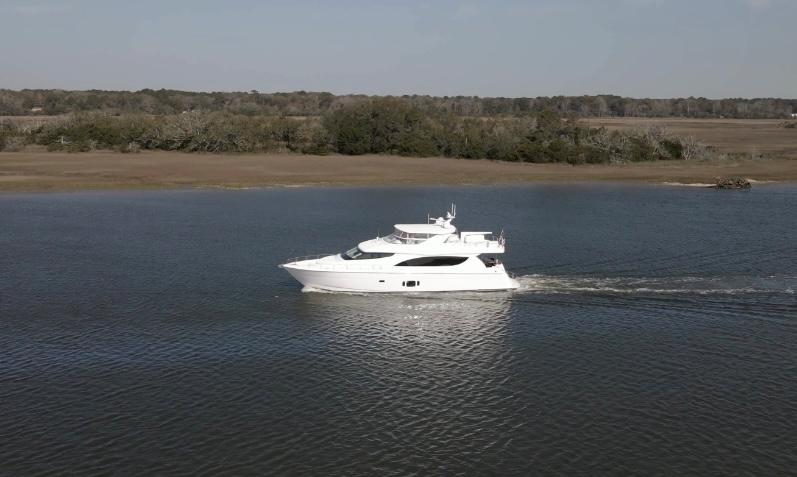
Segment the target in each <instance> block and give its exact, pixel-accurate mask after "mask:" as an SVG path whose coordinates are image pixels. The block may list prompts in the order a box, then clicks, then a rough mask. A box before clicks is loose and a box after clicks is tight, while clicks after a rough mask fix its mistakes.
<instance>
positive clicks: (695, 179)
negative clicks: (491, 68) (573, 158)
mask: <svg viewBox="0 0 797 477" xmlns="http://www.w3.org/2000/svg"><path fill="white" fill-rule="evenodd" d="M719 176H722V177H730V176H733V177H745V178H747V179H749V180H751V182H754V184H755V185H761V184H765V183H773V182H774V183H784V182H786V183H788V182H797V160H794V159H728V160H714V161H695V162H686V161H657V162H644V163H629V164H617V165H613V164H598V165H587V164H585V165H577V166H572V165H568V164H531V163H514V162H500V161H489V160H470V159H452V158H441V157H428V158H418V157H400V156H381V155H380V156H377V155H364V156H340V155H330V156H311V155H303V154H289V153H286V154H273V153H271V154H196V153H183V152H163V151H146V152H142V153H138V154H121V153H117V152H110V151H96V152H87V153H73V154H69V153H57V152H40V151H26V152H2V153H0V192H49V191H52V192H65V191H88V190H148V189H156V190H163V189H226V190H236V189H253V188H263V187H330V186H403V185H406V186H411V185H417V186H424V185H427V186H432V185H517V184H527V183H583V182H619V183H646V184H661V185H668V186H689V187H698V186H700V185H711V184H713V183H714V179H715V178H716V177H719Z"/></svg>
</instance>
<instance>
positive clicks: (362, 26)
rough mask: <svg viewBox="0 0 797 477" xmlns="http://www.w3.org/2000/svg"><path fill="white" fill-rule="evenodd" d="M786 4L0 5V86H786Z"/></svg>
mask: <svg viewBox="0 0 797 477" xmlns="http://www.w3.org/2000/svg"><path fill="white" fill-rule="evenodd" d="M796 47H797V0H691V1H689V0H559V1H554V0H530V1H516V0H506V1H501V0H494V1H491V2H488V1H476V0H474V1H456V0H443V1H418V0H403V1H399V0H382V1H378V0H374V1H366V0H336V1H332V0H330V1H320V0H316V1H307V0H293V1H255V0H227V1H224V2H222V1H205V0H194V1H182V0H159V1H154V0H137V1H129V0H127V1H116V0H63V1H54V0H38V1H36V0H34V1H22V0H0V88H8V89H22V88H61V89H106V90H119V89H122V90H138V89H143V88H153V89H160V88H171V89H181V90H193V91H249V90H253V89H254V90H258V91H261V92H275V91H298V90H306V91H329V92H332V93H335V94H348V93H362V94H380V95H385V94H389V95H402V94H430V95H438V96H445V95H448V96H454V95H468V96H469V95H475V96H504V97H520V96H552V95H559V94H562V95H582V94H618V95H622V96H631V97H656V98H668V97H688V96H704V97H708V98H725V97H788V98H795V97H797V48H796Z"/></svg>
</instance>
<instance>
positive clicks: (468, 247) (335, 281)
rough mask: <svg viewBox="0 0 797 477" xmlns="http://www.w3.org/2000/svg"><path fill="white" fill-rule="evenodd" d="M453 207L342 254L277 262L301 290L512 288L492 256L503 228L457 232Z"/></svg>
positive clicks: (501, 245) (514, 284) (500, 250)
mask: <svg viewBox="0 0 797 477" xmlns="http://www.w3.org/2000/svg"><path fill="white" fill-rule="evenodd" d="M455 217H456V207H455V206H454V205H452V206H451V210H450V211H449V212H448V213H447V214H446V216H445V217H439V218H436V219H428V220H427V223H425V224H396V225H395V230H394V231H393V233H392V234H390V235H388V236H385V237H377V238H375V239H372V240H366V241H365V242H360V244H358V245H357V246H356V247H354V248H352V249H351V250H348V251H346V252H343V253H338V254H332V255H316V256H312V257H298V258H294V259H291V260H289V261H288V262H287V263H284V264H282V265H280V268H284V269H285V270H287V271H288V273H290V274H291V275H293V277H294V278H295V279H296V280H298V281H299V282H300V283H301V284H302V285H304V286H305V289H306V290H314V289H316V290H329V291H344V292H393V293H395V292H413V291H421V292H432V291H435V292H437V291H464V290H510V289H515V288H518V286H519V285H518V282H517V281H515V280H514V279H512V278H511V277H510V276H509V275H508V274H507V272H506V270H505V269H504V265H503V263H501V261H500V260H499V259H498V258H497V257H496V255H500V254H502V253H504V251H505V242H506V241H505V239H504V236H503V232H502V233H501V235H500V236H498V237H493V236H492V232H459V233H457V229H456V227H454V225H453V224H452V223H451V222H452V221H453V220H454V218H455Z"/></svg>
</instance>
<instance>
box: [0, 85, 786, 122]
mask: <svg viewBox="0 0 797 477" xmlns="http://www.w3.org/2000/svg"><path fill="white" fill-rule="evenodd" d="M374 98H376V97H374V96H366V95H340V96H338V95H334V94H332V93H326V92H308V91H296V92H292V93H260V92H258V91H257V90H254V89H253V90H251V91H249V92H211V93H207V92H191V91H177V90H167V89H159V90H153V89H142V90H140V91H101V90H89V91H64V90H41V89H25V90H21V91H13V90H5V89H0V116H23V115H30V114H43V115H55V114H64V113H75V112H87V111H103V112H107V113H112V114H123V113H144V114H154V115H163V114H176V113H182V112H185V111H204V112H215V111H224V112H231V113H236V114H244V115H248V116H261V115H265V116H321V115H324V114H326V113H329V112H331V111H335V110H338V109H341V108H343V107H345V106H348V105H351V104H354V103H357V102H363V101H367V100H368V99H374ZM394 99H396V100H397V101H400V102H403V103H405V104H406V105H408V106H412V107H415V108H420V110H422V111H425V112H427V113H446V114H452V115H455V116H464V117H497V116H514V117H520V116H527V115H534V114H536V113H539V112H541V111H546V110H550V111H555V112H557V113H559V114H561V115H575V116H580V117H629V116H633V117H689V118H743V119H759V118H762V119H763V118H784V117H791V116H792V115H793V114H795V113H797V99H780V98H752V99H745V98H729V99H706V98H692V97H690V98H672V99H649V98H625V97H621V96H615V95H597V96H553V97H542V96H541V97H535V98H480V97H476V96H442V97H440V96H419V95H404V96H398V97H394Z"/></svg>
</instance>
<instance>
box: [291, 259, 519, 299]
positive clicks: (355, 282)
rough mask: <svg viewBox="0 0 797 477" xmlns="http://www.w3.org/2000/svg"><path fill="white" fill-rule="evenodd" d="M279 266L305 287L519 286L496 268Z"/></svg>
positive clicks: (358, 289) (390, 290)
mask: <svg viewBox="0 0 797 477" xmlns="http://www.w3.org/2000/svg"><path fill="white" fill-rule="evenodd" d="M281 267H282V268H284V269H285V270H286V271H287V272H288V273H290V274H291V275H292V276H293V277H294V278H295V279H296V280H297V281H299V283H301V284H302V285H304V286H305V287H307V288H310V289H318V290H328V291H343V292H367V293H407V292H440V291H487V290H513V289H515V288H518V287H519V284H518V282H517V281H516V280H514V279H512V278H511V277H510V276H509V275H507V273H506V271H504V270H500V269H496V270H487V271H485V272H462V271H459V272H456V273H445V272H433V271H407V272H403V271H402V272H396V271H393V270H385V271H334V270H317V269H308V268H304V267H302V266H301V265H300V264H285V265H282V266H281Z"/></svg>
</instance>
